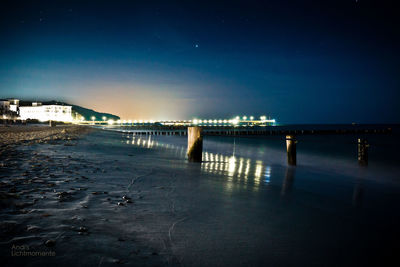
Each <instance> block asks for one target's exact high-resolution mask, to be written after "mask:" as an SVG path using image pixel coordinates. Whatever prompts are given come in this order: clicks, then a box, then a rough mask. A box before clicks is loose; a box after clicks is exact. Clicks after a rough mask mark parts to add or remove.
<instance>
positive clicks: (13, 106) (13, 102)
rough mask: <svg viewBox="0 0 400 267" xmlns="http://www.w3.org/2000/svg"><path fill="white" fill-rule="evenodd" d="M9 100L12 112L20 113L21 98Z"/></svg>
mask: <svg viewBox="0 0 400 267" xmlns="http://www.w3.org/2000/svg"><path fill="white" fill-rule="evenodd" d="M8 101H10V110H11V111H12V112H16V113H18V108H19V100H18V99H8Z"/></svg>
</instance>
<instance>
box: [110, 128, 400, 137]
mask: <svg viewBox="0 0 400 267" xmlns="http://www.w3.org/2000/svg"><path fill="white" fill-rule="evenodd" d="M105 128H109V129H113V130H116V131H122V132H125V133H127V134H132V135H187V129H188V127H187V126H151V125H150V126H105ZM201 128H202V129H203V135H204V136H207V135H209V136H269V135H281V136H286V135H336V134H387V133H391V132H392V129H391V128H387V127H384V126H382V127H376V126H375V127H368V126H363V125H360V126H348V127H342V128H335V126H332V128H327V129H318V128H315V129H313V128H310V127H307V128H303V129H302V128H301V127H299V128H298V129H289V127H287V126H265V127H260V126H254V127H232V126H221V127H218V126H202V127H201ZM291 128H293V127H291Z"/></svg>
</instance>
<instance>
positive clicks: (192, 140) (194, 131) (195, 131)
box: [187, 126, 203, 162]
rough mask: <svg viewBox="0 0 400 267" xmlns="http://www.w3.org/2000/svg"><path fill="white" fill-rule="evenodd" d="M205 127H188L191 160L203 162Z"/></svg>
mask: <svg viewBox="0 0 400 267" xmlns="http://www.w3.org/2000/svg"><path fill="white" fill-rule="evenodd" d="M202 133H203V129H202V128H201V127H198V126H195V127H188V148H187V149H188V150H187V151H188V152H187V155H188V159H189V161H191V162H201V161H202V154H203V134H202Z"/></svg>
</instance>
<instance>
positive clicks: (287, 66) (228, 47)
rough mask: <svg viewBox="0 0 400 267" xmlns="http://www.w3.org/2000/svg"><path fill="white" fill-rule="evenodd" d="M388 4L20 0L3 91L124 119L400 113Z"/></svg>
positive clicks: (397, 41)
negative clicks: (56, 101)
mask: <svg viewBox="0 0 400 267" xmlns="http://www.w3.org/2000/svg"><path fill="white" fill-rule="evenodd" d="M394 3H395V2H390V1H363V0H358V1H350V0H348V1H319V2H318V1H237V2H235V1H226V2H223V1H212V2H208V3H207V2H205V1H192V2H189V1H182V2H171V1H160V2H152V1H76V2H73V1H12V2H9V3H4V4H2V8H1V10H0V17H1V18H0V34H1V42H0V97H18V98H22V99H38V100H43V99H57V100H64V101H66V102H71V103H75V104H80V105H83V106H85V107H88V108H95V109H96V110H99V111H105V112H111V113H115V114H118V115H120V116H121V117H122V118H124V119H168V118H170V119H175V118H176V119H178V118H180V119H191V118H194V117H197V118H200V119H201V118H207V119H220V118H221V119H224V118H231V117H233V116H236V115H248V116H250V115H254V116H260V115H270V116H272V117H274V118H276V119H277V120H278V121H279V122H281V123H350V122H360V123H374V122H400V118H399V115H398V114H400V107H399V105H398V100H399V99H400V98H399V95H400V94H399V86H400V83H399V79H400V78H399V77H400V75H399V70H400V68H399V66H400V64H399V59H400V57H399V47H400V46H399V45H400V38H399V33H400V30H399V27H398V26H397V25H400V21H399V20H400V19H399V15H398V14H399V10H398V8H396V6H395V5H394Z"/></svg>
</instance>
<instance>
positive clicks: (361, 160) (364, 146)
mask: <svg viewBox="0 0 400 267" xmlns="http://www.w3.org/2000/svg"><path fill="white" fill-rule="evenodd" d="M368 147H369V145H368V142H367V140H365V139H362V138H358V164H360V165H361V166H367V165H368Z"/></svg>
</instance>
